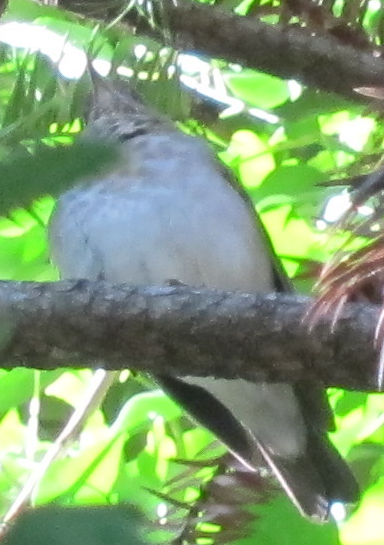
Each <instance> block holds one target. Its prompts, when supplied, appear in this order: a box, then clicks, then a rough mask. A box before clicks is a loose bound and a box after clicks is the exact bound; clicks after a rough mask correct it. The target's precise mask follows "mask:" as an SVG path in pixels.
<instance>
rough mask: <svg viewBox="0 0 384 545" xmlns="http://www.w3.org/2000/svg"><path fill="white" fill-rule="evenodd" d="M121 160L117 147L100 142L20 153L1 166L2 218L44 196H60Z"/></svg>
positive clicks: (42, 148) (46, 147)
mask: <svg viewBox="0 0 384 545" xmlns="http://www.w3.org/2000/svg"><path fill="white" fill-rule="evenodd" d="M117 160H118V159H117V150H116V148H115V147H114V146H108V145H107V144H106V143H98V142H89V143H85V142H76V143H74V144H73V145H72V146H67V147H66V146H58V147H55V148H52V147H49V146H43V145H40V146H38V147H37V149H36V151H35V153H34V154H33V155H30V154H29V153H27V152H26V151H22V152H20V151H17V152H15V153H13V154H11V155H10V156H9V157H8V160H7V161H6V162H2V163H0V179H1V183H0V203H1V204H0V215H7V214H9V212H10V211H11V210H12V209H14V208H28V207H30V206H31V205H32V202H33V200H35V199H37V198H38V197H41V196H43V195H47V194H50V195H53V196H56V195H58V194H59V193H61V192H62V191H64V190H65V189H67V188H68V187H70V186H71V185H72V184H73V183H74V182H75V181H76V180H80V179H81V178H84V177H86V176H88V175H90V174H95V173H96V172H98V174H99V173H100V170H102V169H103V168H106V167H107V166H108V165H109V164H110V163H111V162H113V161H117Z"/></svg>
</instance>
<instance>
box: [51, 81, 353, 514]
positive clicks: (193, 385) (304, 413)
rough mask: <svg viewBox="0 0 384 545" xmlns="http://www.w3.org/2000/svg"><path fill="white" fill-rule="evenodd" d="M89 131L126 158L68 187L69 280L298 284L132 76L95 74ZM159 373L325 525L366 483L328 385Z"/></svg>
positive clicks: (198, 415) (191, 143)
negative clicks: (334, 508)
mask: <svg viewBox="0 0 384 545" xmlns="http://www.w3.org/2000/svg"><path fill="white" fill-rule="evenodd" d="M92 102H93V104H92V107H91V109H90V113H89V119H88V126H87V128H86V130H85V131H84V133H83V136H82V137H83V138H87V139H102V140H104V141H108V142H115V143H116V145H118V146H119V155H120V160H119V161H118V163H117V164H116V165H114V166H113V168H112V169H110V171H109V172H107V173H105V172H103V173H102V174H100V175H99V174H97V173H95V176H94V179H92V180H87V181H85V182H84V183H82V184H80V185H78V186H77V187H75V188H73V189H71V190H69V191H68V192H66V193H65V194H64V195H62V196H61V197H60V198H59V200H58V204H57V207H56V210H55V212H54V214H53V218H52V220H51V223H50V227H49V232H50V245H51V252H52V257H53V260H54V262H55V263H56V264H57V266H58V268H59V270H60V271H61V275H62V277H63V278H72V279H76V278H78V279H80V278H82V279H84V278H86V279H90V280H96V279H105V280H107V281H110V282H122V283H129V284H141V285H161V284H164V283H166V282H167V281H169V280H178V281H180V282H182V283H184V284H187V285H190V286H206V287H212V288H221V289H224V290H241V291H243V292H259V293H268V292H271V291H276V290H280V291H282V290H290V284H289V282H288V280H287V278H286V277H285V276H284V274H283V272H282V270H281V268H280V266H279V263H278V261H277V259H276V257H275V255H274V253H273V250H272V248H271V245H270V243H269V240H268V237H267V235H266V233H265V232H264V230H263V228H262V226H261V224H260V221H259V219H258V218H257V216H256V214H255V211H254V209H253V206H252V204H251V203H250V201H249V200H248V198H247V197H246V195H245V194H244V192H243V191H242V190H241V189H240V188H239V186H238V184H237V182H236V181H235V180H233V178H232V176H231V174H230V173H229V172H228V171H227V170H226V169H225V168H224V166H223V165H221V164H220V163H219V162H218V161H217V159H216V157H215V156H214V154H213V152H212V151H211V150H210V148H209V147H208V145H207V144H206V142H205V141H203V140H201V139H200V138H196V137H193V136H190V135H187V134H184V133H183V132H181V131H180V130H179V129H177V128H176V127H175V126H174V125H173V124H172V123H170V122H169V121H168V120H166V119H164V118H162V117H161V116H159V115H157V114H156V113H154V112H153V111H151V109H150V108H149V107H147V106H146V105H144V104H143V103H142V102H141V101H140V99H139V98H138V97H137V96H136V95H135V94H134V93H133V92H131V91H130V90H129V89H128V88H126V87H124V86H123V85H122V83H121V82H120V83H113V84H112V83H111V82H108V81H103V80H102V79H101V78H99V77H96V78H94V91H93V101H92ZM156 380H157V381H158V383H159V384H160V385H161V387H162V388H164V390H165V391H166V392H167V393H169V394H170V395H171V396H172V397H173V398H174V399H175V400H176V401H177V402H179V403H180V404H181V405H182V406H183V407H184V408H185V409H186V410H187V411H188V412H189V414H190V415H191V416H192V417H193V419H194V420H196V421H197V422H198V423H200V424H202V425H203V426H205V427H206V428H208V429H209V430H211V431H212V432H213V433H214V434H215V435H216V436H217V437H218V438H219V439H220V440H221V441H222V442H223V443H224V444H225V445H226V446H227V447H228V448H229V449H230V450H231V451H232V453H233V454H234V455H235V456H236V457H237V458H238V459H240V460H241V461H242V463H243V464H244V465H245V466H246V467H247V468H249V469H250V470H258V468H259V467H260V465H261V464H260V459H261V458H263V459H264V461H265V462H266V464H267V466H268V467H269V469H270V470H271V472H272V473H273V474H274V475H275V477H276V478H277V479H278V481H279V483H280V485H281V486H282V488H283V489H284V490H285V492H286V494H287V495H288V496H289V498H290V499H291V501H292V502H293V503H294V504H295V506H296V507H297V508H298V510H299V511H300V513H301V514H303V515H306V516H308V517H311V518H312V519H314V520H316V521H320V522H322V521H325V520H327V518H328V516H329V511H330V507H331V505H332V503H333V502H335V501H341V502H355V501H356V500H357V499H358V495H359V492H358V487H357V484H356V481H355V479H354V477H353V475H352V473H351V471H350V469H349V468H348V466H347V465H346V463H345V462H344V461H343V460H342V458H341V456H340V455H339V453H338V452H337V451H336V449H335V448H334V447H333V445H332V444H331V442H330V440H329V439H328V435H327V432H328V431H329V430H330V429H332V426H333V423H332V415H331V412H330V409H329V406H328V403H327V399H326V394H325V391H324V390H323V389H322V388H321V386H320V385H319V386H318V385H313V384H307V383H305V384H304V383H300V384H294V385H290V384H283V383H277V384H266V383H257V384H256V383H251V382H247V381H245V380H224V379H214V378H209V377H207V378H197V377H196V378H194V377H185V378H183V379H177V378H175V377H169V376H164V375H162V372H161V369H159V371H158V376H157V377H156Z"/></svg>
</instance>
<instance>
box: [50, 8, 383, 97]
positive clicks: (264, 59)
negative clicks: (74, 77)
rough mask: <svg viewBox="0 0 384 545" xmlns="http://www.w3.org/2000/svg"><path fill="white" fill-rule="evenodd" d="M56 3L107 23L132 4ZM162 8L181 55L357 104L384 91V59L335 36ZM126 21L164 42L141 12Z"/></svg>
mask: <svg viewBox="0 0 384 545" xmlns="http://www.w3.org/2000/svg"><path fill="white" fill-rule="evenodd" d="M40 1H42V0H40ZM44 3H46V0H44ZM55 3H57V4H58V5H59V6H60V7H62V8H63V9H66V10H70V11H73V12H75V13H78V14H80V15H85V16H94V17H97V18H99V19H104V20H105V21H106V22H110V21H111V20H113V19H114V18H115V17H117V16H118V15H119V14H121V13H122V12H123V11H124V6H125V4H126V2H123V1H121V0H120V1H116V0H106V1H104V2H103V3H102V4H101V3H100V2H95V0H83V1H82V2H79V1H78V0H57V2H56V0H55ZM162 6H163V9H162V15H161V21H159V25H161V24H163V25H164V24H165V25H166V26H167V32H163V33H162V34H161V38H162V40H163V41H164V40H166V39H168V40H170V44H171V45H172V46H174V47H175V48H176V49H179V50H181V51H187V52H191V51H193V52H196V53H200V54H203V55H209V56H212V57H216V58H222V59H225V60H226V61H229V62H235V63H239V64H241V65H242V66H244V67H248V68H254V69H257V70H262V71H264V72H267V73H269V74H273V75H276V76H279V77H281V78H290V79H297V80H298V81H300V82H301V83H303V84H305V85H309V86H313V87H315V88H317V89H321V90H323V91H328V92H334V93H337V94H339V95H341V96H344V97H348V98H351V97H352V98H355V99H356V100H359V97H358V95H356V93H355V92H354V89H355V88H358V87H376V86H377V87H383V86H384V61H383V59H382V58H381V57H379V56H377V55H374V54H373V52H370V51H362V50H358V49H357V48H354V47H350V46H347V45H343V44H341V43H340V42H339V41H338V40H337V39H336V38H333V37H332V36H327V35H324V36H323V35H321V36H319V35H313V34H312V33H311V32H310V31H309V30H306V29H305V28H300V27H299V28H298V27H294V26H284V25H269V24H266V23H263V22H261V21H259V20H257V19H254V18H252V19H251V18H247V17H241V16H239V15H236V14H234V13H230V12H228V11H224V10H222V9H220V8H219V7H216V6H211V5H208V4H202V3H198V2H192V1H187V0H183V1H182V0H180V1H178V2H173V1H163V2H162ZM122 20H123V21H125V22H127V23H128V24H130V25H133V26H134V27H135V28H136V29H137V31H138V32H139V33H142V34H146V35H149V36H151V37H153V36H155V37H156V38H157V39H159V38H160V30H159V29H156V28H154V27H153V26H150V25H149V24H147V23H146V22H145V21H144V20H143V18H142V17H141V18H140V16H139V15H138V13H137V12H136V11H135V9H131V10H129V11H128V12H126V13H125V15H124V17H123V18H122ZM360 98H361V97H360Z"/></svg>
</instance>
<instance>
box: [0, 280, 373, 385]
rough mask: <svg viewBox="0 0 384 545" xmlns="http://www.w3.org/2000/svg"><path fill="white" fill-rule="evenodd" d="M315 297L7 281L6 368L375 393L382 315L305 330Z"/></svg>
mask: <svg viewBox="0 0 384 545" xmlns="http://www.w3.org/2000/svg"><path fill="white" fill-rule="evenodd" d="M309 303H310V299H308V298H303V297H299V296H284V295H279V294H271V295H268V296H261V295H247V294H241V293H232V292H224V291H218V290H207V289H193V288H188V287H184V286H169V287H168V286H166V287H148V288H145V287H130V286H118V285H110V284H107V283H104V282H95V283H92V282H88V281H78V282H56V283H32V282H6V281H2V282H0V347H2V350H1V351H0V357H1V361H2V366H3V367H7V368H12V367H16V366H25V367H35V368H44V369H53V368H56V367H93V368H98V367H104V368H105V369H108V370H117V369H123V368H127V367H131V368H134V369H137V370H142V371H148V372H151V373H156V372H157V373H159V372H160V371H161V372H162V373H167V374H174V375H175V374H176V375H179V376H183V375H186V374H188V375H202V376H205V375H213V376H217V377H220V376H221V377H228V378H231V377H232V378H233V377H243V378H247V379H249V380H269V381H276V380H282V381H296V380H298V379H299V378H307V377H311V378H314V377H315V378H318V379H319V380H321V381H322V382H323V383H324V384H325V385H327V386H340V387H347V388H352V389H358V390H368V391H369V390H372V391H374V390H375V378H376V377H375V374H376V362H377V353H376V352H375V350H374V348H373V336H374V330H375V326H376V322H377V318H378V315H379V308H376V307H372V306H363V305H357V304H351V305H347V306H346V308H345V310H344V312H343V314H342V316H341V317H340V319H339V321H338V324H337V327H336V329H335V331H334V332H333V333H332V332H331V330H330V325H329V323H327V322H323V323H320V324H319V325H317V326H316V327H314V328H313V330H312V331H309V330H308V327H307V326H306V325H303V322H302V320H303V316H304V314H305V312H306V310H307V309H308V305H309Z"/></svg>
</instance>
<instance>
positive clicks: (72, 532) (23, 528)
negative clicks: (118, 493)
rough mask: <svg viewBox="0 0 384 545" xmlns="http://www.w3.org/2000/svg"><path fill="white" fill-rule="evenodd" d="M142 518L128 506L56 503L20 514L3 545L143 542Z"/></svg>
mask: <svg viewBox="0 0 384 545" xmlns="http://www.w3.org/2000/svg"><path fill="white" fill-rule="evenodd" d="M142 533H143V521H142V520H141V518H140V517H139V516H138V513H137V512H136V511H135V510H133V509H132V508H131V507H129V506H124V505H119V506H99V507H81V508H73V507H72V508H66V507H60V506H57V505H52V506H47V507H42V508H39V509H30V510H27V511H25V512H24V513H22V514H21V515H20V516H19V517H18V518H17V520H16V522H15V523H14V524H13V525H12V526H11V528H10V529H9V531H8V532H7V534H6V536H5V539H4V540H3V541H4V543H5V544H6V545H22V544H24V543H25V544H27V543H28V545H69V544H71V545H111V544H113V545H127V544H129V545H144V540H143V538H142Z"/></svg>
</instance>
